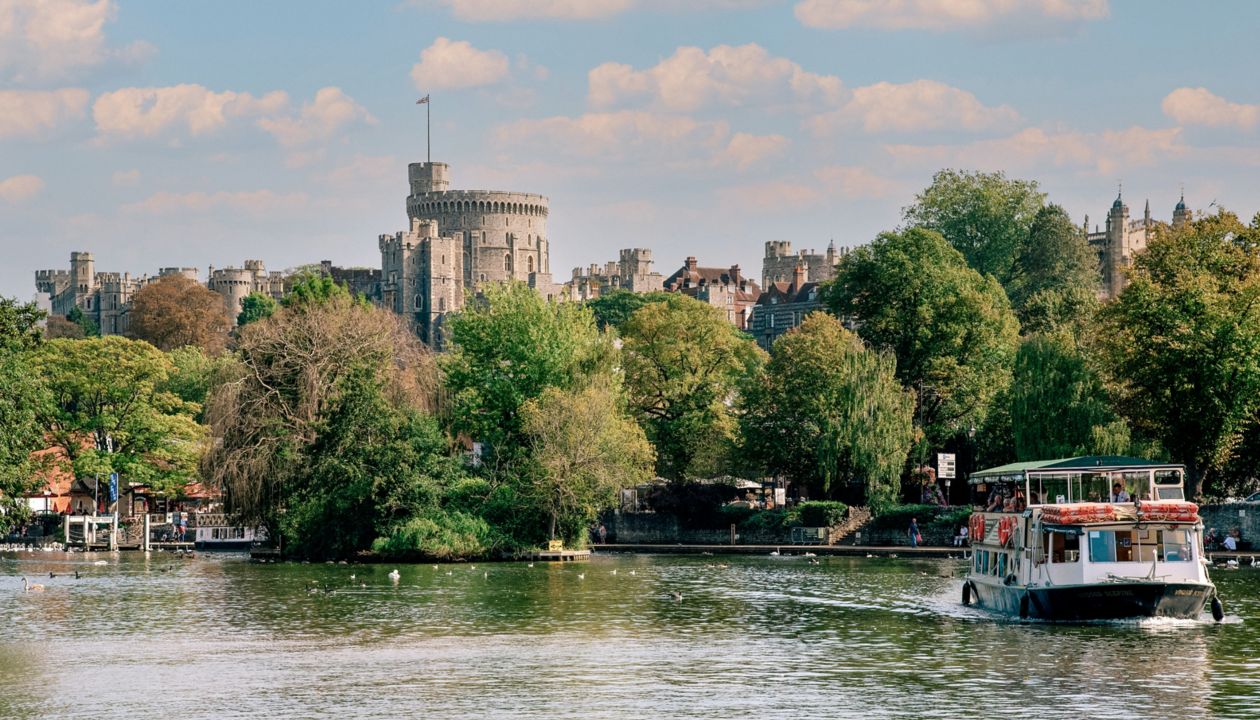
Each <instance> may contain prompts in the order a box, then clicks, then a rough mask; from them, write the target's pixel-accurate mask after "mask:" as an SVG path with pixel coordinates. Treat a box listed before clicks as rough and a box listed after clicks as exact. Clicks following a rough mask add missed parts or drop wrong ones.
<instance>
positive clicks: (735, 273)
mask: <svg viewBox="0 0 1260 720" xmlns="http://www.w3.org/2000/svg"><path fill="white" fill-rule="evenodd" d="M739 280H740V277H739V265H732V266H731V282H732V283H734V284H736V285H738V284H739Z"/></svg>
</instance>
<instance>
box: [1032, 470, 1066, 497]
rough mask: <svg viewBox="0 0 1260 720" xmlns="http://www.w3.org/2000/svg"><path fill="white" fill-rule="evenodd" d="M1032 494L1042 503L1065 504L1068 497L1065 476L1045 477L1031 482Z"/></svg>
mask: <svg viewBox="0 0 1260 720" xmlns="http://www.w3.org/2000/svg"><path fill="white" fill-rule="evenodd" d="M1030 484H1031V485H1033V492H1035V493H1037V497H1038V498H1039V499H1040V500H1041V502H1043V503H1065V502H1067V497H1068V477H1067V475H1046V476H1042V477H1039V478H1036V479H1035V480H1033V482H1032V483H1030Z"/></svg>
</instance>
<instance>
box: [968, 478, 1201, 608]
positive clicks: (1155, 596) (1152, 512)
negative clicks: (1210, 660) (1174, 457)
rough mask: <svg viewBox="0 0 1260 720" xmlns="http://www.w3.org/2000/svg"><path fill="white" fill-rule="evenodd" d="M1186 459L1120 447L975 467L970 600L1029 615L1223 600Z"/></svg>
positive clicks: (1194, 604)
mask: <svg viewBox="0 0 1260 720" xmlns="http://www.w3.org/2000/svg"><path fill="white" fill-rule="evenodd" d="M1184 480H1185V469H1184V468H1183V467H1182V466H1180V465H1167V464H1160V463H1152V462H1150V461H1147V460H1141V459H1139V458H1130V457H1122V456H1084V457H1074V458H1067V459H1061V460H1047V461H1039V462H1025V463H1012V464H1010V465H1003V466H1001V467H996V468H990V469H988V470H981V471H979V472H976V473H973V474H972V475H971V477H970V479H969V481H970V483H971V485H972V488H973V490H974V491H975V492H976V493H977V494H978V496H979V497H981V498H987V499H986V500H985V502H984V505H985V510H984V511H979V512H976V513H973V514H972V516H971V520H970V527H969V534H970V537H971V542H972V557H971V567H970V569H969V570H968V573H967V577H966V580H965V581H964V585H963V591H962V600H963V603H964V604H971V603H976V604H978V605H979V606H980V607H983V608H986V609H990V610H994V611H997V612H1001V613H1006V614H1010V615H1016V616H1018V617H1020V618H1038V619H1043V620H1054V621H1082V620H1099V619H1119V618H1145V617H1174V618H1197V617H1199V616H1200V615H1201V614H1202V613H1203V610H1204V608H1205V607H1207V606H1210V608H1211V611H1212V615H1213V617H1214V618H1215V619H1216V620H1217V621H1218V622H1219V621H1220V620H1221V618H1222V617H1223V615H1224V609H1223V607H1222V606H1221V603H1220V600H1219V599H1218V598H1217V596H1216V587H1215V586H1214V585H1213V584H1212V581H1211V580H1210V579H1209V578H1208V574H1207V561H1206V560H1205V558H1204V555H1203V540H1202V537H1203V533H1202V530H1203V523H1202V521H1201V520H1200V518H1199V515H1198V506H1196V505H1195V504H1194V503H1190V502H1186V500H1185V484H1184Z"/></svg>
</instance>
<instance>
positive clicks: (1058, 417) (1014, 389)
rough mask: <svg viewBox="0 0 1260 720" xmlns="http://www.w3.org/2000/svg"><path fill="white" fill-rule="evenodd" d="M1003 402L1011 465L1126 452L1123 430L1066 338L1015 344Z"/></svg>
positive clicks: (1102, 390) (1097, 382) (1100, 386)
mask: <svg viewBox="0 0 1260 720" xmlns="http://www.w3.org/2000/svg"><path fill="white" fill-rule="evenodd" d="M1008 397H1009V401H1010V411H1009V412H1010V418H1011V432H1012V441H1013V444H1014V449H1015V459H1016V460H1021V461H1024V460H1046V459H1051V458H1061V457H1072V456H1075V455H1127V454H1129V452H1130V434H1129V429H1128V425H1127V424H1126V423H1125V422H1124V420H1123V419H1121V418H1119V417H1117V416H1116V414H1115V413H1114V412H1113V411H1112V409H1111V402H1110V398H1109V397H1108V396H1107V392H1106V389H1105V388H1104V387H1103V381H1102V378H1101V377H1100V376H1099V375H1098V373H1097V372H1096V371H1095V370H1094V369H1093V368H1091V367H1090V366H1089V365H1088V363H1087V362H1086V358H1085V356H1084V355H1083V354H1082V353H1081V351H1080V349H1079V348H1078V347H1077V346H1076V343H1075V341H1074V340H1073V339H1072V338H1071V337H1070V336H1068V335H1064V334H1061V335H1036V336H1033V337H1030V338H1027V339H1025V340H1024V341H1023V342H1022V343H1021V344H1020V347H1019V353H1018V354H1017V355H1016V356H1015V373H1014V380H1013V382H1012V383H1011V389H1010V393H1009V396H1008Z"/></svg>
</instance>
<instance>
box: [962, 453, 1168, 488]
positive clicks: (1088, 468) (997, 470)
mask: <svg viewBox="0 0 1260 720" xmlns="http://www.w3.org/2000/svg"><path fill="white" fill-rule="evenodd" d="M1136 468H1143V469H1154V470H1173V469H1181V468H1182V466H1181V465H1170V464H1167V463H1158V462H1154V461H1151V460H1145V459H1143V458H1136V457H1127V456H1125V455H1080V456H1077V457H1070V458H1059V459H1058V460H1033V461H1029V462H1017V463H1008V464H1006V465H999V466H998V467H994V468H988V469H987V470H978V471H976V472H974V473H972V474H971V477H970V478H969V479H968V481H969V482H970V483H971V484H973V485H975V484H978V483H982V482H995V481H1004V480H1005V481H1014V480H1021V479H1023V478H1024V476H1025V474H1026V473H1028V472H1036V471H1041V472H1105V471H1109V470H1126V469H1136Z"/></svg>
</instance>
